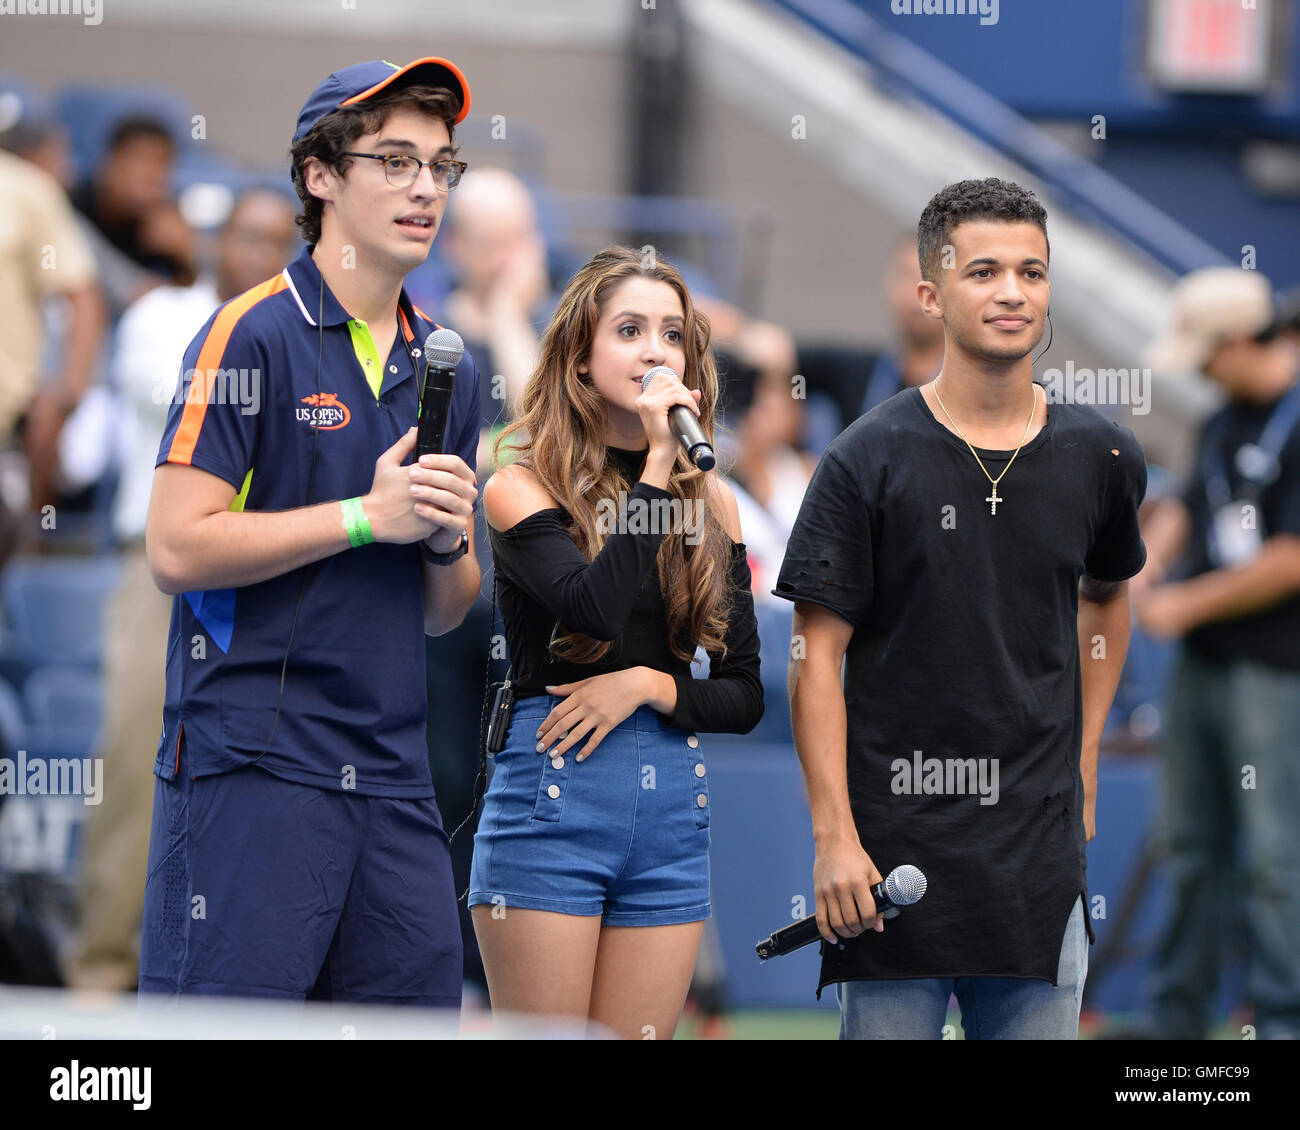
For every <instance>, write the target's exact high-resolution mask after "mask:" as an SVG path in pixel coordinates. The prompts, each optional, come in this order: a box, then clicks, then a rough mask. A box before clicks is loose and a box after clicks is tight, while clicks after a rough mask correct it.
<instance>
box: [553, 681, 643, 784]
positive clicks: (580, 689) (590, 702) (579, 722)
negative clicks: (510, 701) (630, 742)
mask: <svg viewBox="0 0 1300 1130" xmlns="http://www.w3.org/2000/svg"><path fill="white" fill-rule="evenodd" d="M644 672H645V668H643V667H630V668H628V669H627V670H625V671H611V672H610V673H609V674H607V675H593V676H592V677H591V678H590V679H582V680H581V681H579V682H576V683H562V684H560V685H559V686H557V687H547V688H546V691H547V693H548V694H554V695H563V696H565V698H564V701H563V702H561V703H560V704H559V705H557V706H556V707H555V709H554V710H552V711H551V712H550V713H549V714H548V715H547V716H546V718H545V719H543V721H542V724H541V725H540V726H539V727H538V728H537V733H538V739H537V752H538V753H549V756H551V757H558V756H560V755H561V754H563V753H567V752H568V751H569V750H570V749H572V748H573V747H574V746H575V745H577V744H578V742H579V741H581V740H582V739H583V738H584V737H587V739H588V740H587V744H586V745H584V746H583V747H582V749H580V750H579V751H578V755H577V760H578V761H582V760H583V759H584V758H585V757H586V756H587V754H589V753H590V752H591V751H592V750H593V749H595V748H596V747H597V746H598V745H600V743H601V742H602V741H604V739H605V735H606V734H608V733H609V732H610V730H612V729H613V728H614V727H615V726H617V725H618V724H619V723H620V722H622V721H623V719H624V718H626V717H627V716H628V715H630V714H631V713H633V711H635V710H636V708H637V707H638V706H640V705H641V704H642V703H643V702H645V701H646V695H647V690H646V682H645V679H644V678H643V675H644ZM557 738H558V739H560V743H559V745H557V746H556V747H555V748H554V749H551V743H552V742H553V741H555V740H556V739H557Z"/></svg>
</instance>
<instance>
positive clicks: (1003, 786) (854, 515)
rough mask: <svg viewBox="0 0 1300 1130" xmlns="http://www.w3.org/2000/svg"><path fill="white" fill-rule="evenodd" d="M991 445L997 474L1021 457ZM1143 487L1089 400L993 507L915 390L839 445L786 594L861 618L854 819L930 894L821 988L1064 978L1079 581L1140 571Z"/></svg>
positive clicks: (881, 863) (1116, 432)
mask: <svg viewBox="0 0 1300 1130" xmlns="http://www.w3.org/2000/svg"><path fill="white" fill-rule="evenodd" d="M976 450H978V451H979V453H980V456H981V458H982V459H983V460H984V464H985V466H986V467H987V468H988V470H989V473H990V474H991V475H993V476H994V477H995V478H996V477H997V476H998V474H999V473H1000V472H1001V471H1002V470H1003V468H1005V467H1006V465H1007V461H1008V459H1009V458H1010V456H1011V452H1009V451H1006V452H994V451H986V450H984V449H980V448H977V449H976ZM1145 491H1146V461H1145V459H1144V457H1143V453H1142V448H1141V446H1140V445H1139V444H1138V442H1137V440H1136V439H1135V438H1134V436H1133V434H1132V432H1130V431H1129V430H1128V429H1127V428H1123V427H1120V426H1119V425H1117V424H1115V423H1113V422H1111V421H1108V420H1106V419H1105V418H1104V417H1102V416H1101V415H1100V413H1098V412H1096V411H1095V410H1093V409H1092V408H1088V407H1084V406H1081V405H1071V404H1052V405H1050V406H1049V410H1048V416H1047V422H1046V424H1045V425H1044V426H1043V428H1042V429H1041V430H1040V431H1039V433H1038V434H1037V435H1036V436H1034V437H1033V438H1032V439H1031V440H1030V441H1029V442H1028V443H1026V444H1025V445H1024V447H1023V448H1022V449H1021V451H1020V455H1019V457H1018V458H1017V459H1016V461H1015V464H1014V465H1013V466H1012V467H1011V469H1010V470H1009V471H1008V472H1007V474H1006V476H1005V477H1004V478H1003V479H1002V481H1001V482H1000V484H999V487H998V495H999V497H1000V498H1001V500H1002V501H1000V502H999V504H998V507H997V514H996V516H995V515H992V514H991V513H990V505H989V503H988V502H987V501H985V500H986V499H987V498H988V497H989V496H990V485H989V481H988V479H987V478H985V476H984V474H983V473H982V472H981V471H980V468H979V464H978V463H976V461H975V459H974V457H973V456H972V455H971V452H970V449H969V448H967V446H966V444H965V443H964V442H963V441H962V440H961V439H960V438H958V437H957V436H956V435H954V434H953V433H952V432H950V431H949V430H948V429H947V428H945V427H944V426H943V425H942V424H941V423H940V422H939V421H938V420H937V419H935V417H934V416H933V415H932V414H931V412H930V410H929V408H928V407H927V406H926V403H925V401H924V399H923V397H922V395H921V391H920V389H915V388H912V389H906V390H904V391H903V392H900V393H898V395H896V396H893V397H891V398H890V399H889V400H887V401H885V403H883V404H881V405H879V406H878V407H877V408H874V409H873V410H872V411H870V412H868V413H866V414H865V415H864V416H862V417H860V418H859V419H858V420H856V421H855V422H854V423H853V424H850V425H849V427H848V428H846V429H845V430H844V431H843V432H842V433H841V434H840V435H839V436H838V437H837V438H836V439H835V441H834V442H833V443H832V444H831V445H830V447H828V448H827V450H826V453H825V455H824V456H823V458H822V460H821V463H820V464H819V466H818V468H817V471H816V473H815V474H814V476H813V479H812V482H811V483H810V484H809V487H808V492H807V494H806V495H805V497H804V501H803V505H802V507H801V509H800V511H799V517H798V519H797V521H796V522H795V527H794V531H793V533H792V534H791V537H790V541H789V544H788V546H787V549H786V555H785V560H784V563H783V564H782V567H781V572H780V575H779V578H778V580H777V586H776V588H775V589H774V590H773V592H774V593H775V595H777V596H782V597H785V598H787V599H789V600H795V601H807V602H810V603H813V604H819V605H824V606H825V607H827V608H829V609H831V610H832V611H833V612H835V613H836V614H837V615H839V616H840V617H842V618H843V619H844V620H846V621H848V622H849V623H850V624H852V625H853V626H854V629H855V630H854V632H853V636H852V639H851V640H850V643H849V647H848V652H847V655H846V667H845V674H844V697H845V702H846V705H847V711H848V744H847V769H848V791H849V800H850V804H851V807H852V810H853V816H854V821H855V823H856V825H857V830H858V834H859V836H860V838H861V840H862V845H863V847H864V848H865V849H866V851H867V853H868V854H869V855H870V856H871V859H872V861H873V862H874V863H875V865H876V866H877V867H878V868H879V869H880V873H881V874H882V875H887V874H888V873H889V872H890V871H891V870H892V869H893V868H895V867H897V866H899V865H900V864H904V863H910V864H914V865H916V866H917V867H919V868H920V869H921V870H922V871H923V872H924V873H925V875H926V878H927V880H928V882H929V888H928V890H927V891H926V894H925V897H924V898H923V899H922V901H921V902H920V903H919V904H918V905H917V906H915V907H913V908H911V909H909V910H905V911H903V913H902V914H901V915H900V916H899V917H898V918H896V919H893V920H892V921H890V922H888V923H887V924H886V926H885V932H884V933H883V934H876V933H875V932H874V931H869V932H867V933H866V934H864V935H862V936H860V937H858V938H855V939H852V940H847V941H845V942H844V944H843V945H841V946H835V947H830V946H827V945H825V943H823V946H822V955H823V956H822V971H821V979H820V982H819V984H818V993H819V994H820V992H821V989H822V987H823V986H825V985H826V984H829V983H830V982H833V981H851V980H870V979H877V978H884V979H895V978H911V977H979V976H985V977H1032V978H1041V979H1044V980H1047V981H1051V982H1052V983H1053V984H1055V983H1056V971H1057V964H1058V959H1059V956H1060V949H1061V941H1062V938H1063V936H1064V933H1065V926H1066V922H1067V919H1068V917H1069V913H1070V910H1071V909H1072V907H1073V905H1074V901H1075V899H1076V898H1077V897H1078V896H1079V895H1080V894H1084V895H1085V896H1086V887H1085V880H1084V872H1085V869H1086V867H1087V860H1086V857H1085V854H1084V830H1083V820H1082V811H1083V781H1082V777H1081V776H1080V771H1079V758H1080V750H1081V746H1082V688H1081V682H1080V668H1079V643H1078V634H1077V615H1078V582H1079V577H1080V574H1082V573H1084V572H1086V573H1088V574H1089V575H1091V576H1093V577H1096V578H1098V579H1099V580H1110V581H1116V580H1122V579H1124V578H1127V577H1130V576H1132V575H1133V574H1134V573H1136V572H1137V571H1138V570H1139V569H1140V568H1141V567H1142V565H1143V563H1144V562H1145V560H1146V549H1145V547H1144V546H1143V544H1142V539H1141V536H1140V534H1139V532H1138V520H1137V512H1138V506H1139V504H1140V503H1141V501H1142V496H1143V494H1144V493H1145ZM1085 911H1086V897H1085ZM1085 920H1087V915H1086V913H1085ZM1088 934H1089V938H1091V937H1092V929H1091V925H1090V924H1089V928H1088Z"/></svg>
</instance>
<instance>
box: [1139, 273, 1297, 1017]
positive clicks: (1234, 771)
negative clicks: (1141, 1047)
mask: <svg viewBox="0 0 1300 1130" xmlns="http://www.w3.org/2000/svg"><path fill="white" fill-rule="evenodd" d="M1174 323H1175V325H1176V327H1177V329H1176V330H1175V331H1174V332H1172V333H1171V334H1170V335H1169V336H1168V337H1166V338H1164V339H1163V340H1162V341H1161V342H1159V343H1158V344H1157V347H1156V348H1155V349H1154V350H1153V351H1152V352H1153V356H1152V361H1153V362H1154V363H1155V365H1156V366H1157V367H1158V368H1162V369H1167V370H1179V371H1187V370H1197V369H1199V370H1201V371H1202V372H1204V373H1205V375H1206V376H1207V377H1209V378H1210V379H1211V380H1212V381H1214V383H1215V384H1217V385H1218V386H1219V387H1220V388H1222V389H1223V391H1224V392H1225V393H1227V396H1228V400H1227V403H1226V404H1225V405H1224V406H1223V407H1222V408H1221V409H1220V410H1219V411H1217V412H1215V413H1214V414H1213V415H1212V416H1211V417H1210V418H1209V419H1208V420H1207V421H1206V422H1205V426H1204V428H1203V429H1202V432H1201V437H1200V440H1199V442H1198V444H1197V450H1196V458H1195V462H1194V463H1193V469H1192V474H1191V475H1190V476H1189V478H1188V481H1187V486H1186V489H1185V491H1184V492H1183V496H1182V499H1181V500H1169V501H1167V502H1165V503H1162V504H1161V507H1160V508H1159V509H1158V510H1157V512H1156V514H1155V515H1154V516H1153V518H1152V522H1151V528H1150V537H1149V542H1150V547H1151V556H1150V560H1149V561H1148V562H1147V566H1146V568H1145V569H1143V570H1142V573H1141V575H1140V576H1139V577H1138V578H1136V579H1135V581H1134V586H1133V606H1134V611H1135V612H1136V613H1137V617H1138V621H1139V622H1140V623H1141V624H1142V626H1143V628H1145V629H1146V630H1147V631H1148V632H1149V633H1151V634H1152V635H1155V636H1162V637H1166V638H1181V647H1180V648H1179V654H1178V659H1177V662H1176V663H1175V665H1174V669H1173V675H1172V679H1171V683H1170V690H1169V706H1168V712H1167V713H1168V716H1169V725H1168V728H1167V730H1166V732H1165V736H1164V742H1163V751H1162V752H1163V758H1162V764H1161V770H1162V772H1161V777H1162V785H1163V804H1162V807H1163V813H1162V818H1161V835H1160V838H1161V840H1162V848H1163V854H1164V859H1165V864H1166V870H1167V873H1168V876H1169V880H1170V906H1169V912H1168V914H1167V916H1166V918H1165V921H1164V925H1163V928H1162V932H1161V936H1160V939H1159V941H1158V943H1157V946H1156V961H1155V964H1156V969H1155V975H1154V977H1153V978H1152V997H1153V1000H1152V1006H1153V1007H1152V1013H1153V1015H1152V1020H1151V1023H1152V1032H1151V1034H1152V1035H1157V1036H1162V1037H1164V1038H1166V1039H1183V1040H1186V1039H1203V1038H1204V1037H1205V1034H1206V1028H1207V1024H1208V1020H1209V1012H1210V1006H1211V1004H1212V1002H1213V1000H1214V997H1215V994H1216V992H1217V989H1218V981H1219V970H1220V963H1221V957H1222V954H1223V951H1224V943H1225V941H1226V938H1225V929H1224V927H1225V924H1226V922H1231V921H1239V922H1240V923H1241V924H1242V925H1243V926H1244V928H1245V934H1246V940H1247V952H1248V958H1247V969H1248V978H1247V994H1248V996H1249V998H1250V1000H1251V1003H1252V1004H1253V1005H1254V1008H1255V1017H1254V1020H1255V1028H1256V1032H1257V1035H1258V1036H1259V1038H1260V1039H1269V1038H1277V1039H1296V1038H1300V948H1298V947H1297V944H1296V938H1297V936H1300V822H1298V821H1297V819H1296V815H1297V812H1298V811H1300V756H1298V755H1297V737H1296V735H1297V734H1300V351H1297V348H1296V345H1295V343H1294V342H1293V341H1291V340H1289V339H1288V338H1287V337H1286V336H1285V335H1278V334H1275V333H1274V327H1275V322H1274V309H1273V300H1272V292H1271V289H1270V287H1269V284H1268V280H1267V279H1265V278H1263V276H1261V275H1259V274H1257V273H1256V272H1254V271H1243V270H1239V269H1237V268H1233V267H1216V268H1210V269H1207V270H1203V271H1195V272H1193V273H1192V274H1191V275H1189V276H1188V277H1187V278H1186V279H1184V280H1183V282H1182V283H1181V284H1180V285H1179V287H1178V290H1177V293H1176V297H1175V302H1174ZM1180 563H1181V564H1182V565H1183V575H1182V576H1180V577H1171V578H1170V579H1168V580H1166V577H1167V576H1169V574H1170V573H1171V571H1172V570H1173V568H1174V567H1175V566H1177V565H1179V564H1180ZM1225 887H1231V888H1234V889H1236V890H1237V892H1238V893H1239V897H1240V914H1232V915H1227V916H1225V915H1224V914H1223V913H1222V912H1221V910H1219V909H1218V908H1217V906H1216V907H1215V908H1214V909H1210V906H1209V903H1210V901H1211V900H1209V899H1207V892H1208V891H1211V890H1215V889H1223V888H1225Z"/></svg>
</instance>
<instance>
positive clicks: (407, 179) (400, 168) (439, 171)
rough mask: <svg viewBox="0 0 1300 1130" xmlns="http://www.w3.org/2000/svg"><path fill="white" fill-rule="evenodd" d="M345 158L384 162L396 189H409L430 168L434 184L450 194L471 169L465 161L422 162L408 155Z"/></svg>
mask: <svg viewBox="0 0 1300 1130" xmlns="http://www.w3.org/2000/svg"><path fill="white" fill-rule="evenodd" d="M343 156H344V157H366V158H368V159H369V160H371V161H383V163H384V177H385V178H386V179H387V180H388V183H389V184H391V185H392V186H393V187H394V188H409V187H410V186H411V185H413V184H414V183H415V182H416V180H418V179H419V176H420V170H421V169H423V168H425V167H428V169H429V170H430V172H432V173H433V183H434V184H435V185H436V186H437V187H438V188H441V189H445V190H446V191H448V192H450V191H451V190H452V189H453V188H455V187H456V186H457V185H458V184H460V178H461V177H462V176H463V175H464V173H465V170H466V169H468V168H469V165H468V163H466V162H465V161H421V160H420V159H419V158H418V157H412V156H410V155H409V154H406V153H393V154H390V155H388V156H385V155H383V154H382V153H344V154H343Z"/></svg>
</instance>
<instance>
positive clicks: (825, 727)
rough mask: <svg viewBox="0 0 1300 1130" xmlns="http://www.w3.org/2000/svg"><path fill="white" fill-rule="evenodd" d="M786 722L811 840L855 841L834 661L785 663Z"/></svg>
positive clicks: (840, 686)
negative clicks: (800, 774)
mask: <svg viewBox="0 0 1300 1130" xmlns="http://www.w3.org/2000/svg"><path fill="white" fill-rule="evenodd" d="M789 694H790V720H791V726H792V729H793V731H794V746H795V751H796V752H797V753H798V755H799V764H800V766H801V768H802V769H803V779H804V787H805V788H806V789H807V791H808V807H809V809H810V810H811V813H812V825H813V838H814V839H815V840H816V841H817V842H818V843H829V842H832V841H835V840H840V839H846V838H852V839H853V841H854V842H857V840H858V834H857V827H856V825H855V824H854V821H853V810H852V809H851V808H850V806H849V786H848V770H847V767H846V766H847V761H846V756H847V755H846V745H847V740H848V713H847V711H846V709H845V705H844V686H843V684H842V683H841V682H840V665H839V662H838V661H835V662H832V661H831V660H829V659H827V658H825V657H821V656H808V657H806V658H803V659H794V660H791V662H790V674H789Z"/></svg>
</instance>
